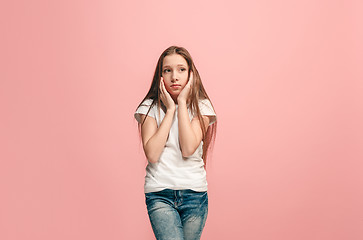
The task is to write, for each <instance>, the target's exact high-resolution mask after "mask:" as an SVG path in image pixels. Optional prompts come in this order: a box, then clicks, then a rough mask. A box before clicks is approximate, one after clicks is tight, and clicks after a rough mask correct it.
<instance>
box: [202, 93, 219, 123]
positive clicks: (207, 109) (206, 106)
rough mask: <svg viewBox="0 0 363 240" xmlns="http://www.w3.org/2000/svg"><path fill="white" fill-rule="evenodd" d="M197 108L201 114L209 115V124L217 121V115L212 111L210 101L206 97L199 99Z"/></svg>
mask: <svg viewBox="0 0 363 240" xmlns="http://www.w3.org/2000/svg"><path fill="white" fill-rule="evenodd" d="M199 110H200V113H201V114H202V116H209V119H210V122H209V125H212V124H213V123H215V122H216V121H217V115H216V113H215V112H214V109H213V107H212V104H211V102H210V101H209V100H208V99H203V100H201V101H199Z"/></svg>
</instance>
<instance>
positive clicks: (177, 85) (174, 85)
mask: <svg viewBox="0 0 363 240" xmlns="http://www.w3.org/2000/svg"><path fill="white" fill-rule="evenodd" d="M170 87H181V85H180V84H173V85H171V86H170Z"/></svg>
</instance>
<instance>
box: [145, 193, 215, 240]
mask: <svg viewBox="0 0 363 240" xmlns="http://www.w3.org/2000/svg"><path fill="white" fill-rule="evenodd" d="M145 198H146V200H145V201H146V206H147V211H148V214H149V219H150V222H151V226H152V228H153V231H154V234H155V237H156V239H157V240H197V239H200V237H201V235H202V231H203V228H204V225H205V221H206V220H207V215H208V194H207V192H196V191H193V190H189V189H187V190H171V189H164V190H162V191H159V192H150V193H145Z"/></svg>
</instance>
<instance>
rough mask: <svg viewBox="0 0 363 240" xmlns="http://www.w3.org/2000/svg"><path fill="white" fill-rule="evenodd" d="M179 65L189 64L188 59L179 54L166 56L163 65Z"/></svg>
mask: <svg viewBox="0 0 363 240" xmlns="http://www.w3.org/2000/svg"><path fill="white" fill-rule="evenodd" d="M178 65H184V66H186V67H187V66H188V63H187V61H186V60H185V59H184V57H182V56H181V55H179V54H172V55H168V56H165V57H164V60H163V67H167V66H169V67H176V66H178Z"/></svg>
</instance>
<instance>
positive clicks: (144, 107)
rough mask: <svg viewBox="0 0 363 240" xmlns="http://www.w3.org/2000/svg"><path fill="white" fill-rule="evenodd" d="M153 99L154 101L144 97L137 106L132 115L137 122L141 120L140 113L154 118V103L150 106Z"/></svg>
mask: <svg viewBox="0 0 363 240" xmlns="http://www.w3.org/2000/svg"><path fill="white" fill-rule="evenodd" d="M153 101H154V100H153V99H145V100H144V101H142V102H141V103H140V105H139V106H138V107H137V109H136V111H135V114H134V116H135V118H136V120H137V121H138V122H139V123H141V122H142V118H143V116H142V115H148V116H150V117H153V118H155V107H156V105H154V106H153V107H151V105H152V103H153Z"/></svg>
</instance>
